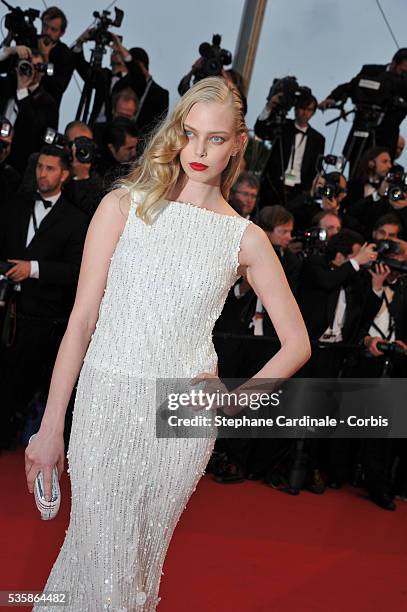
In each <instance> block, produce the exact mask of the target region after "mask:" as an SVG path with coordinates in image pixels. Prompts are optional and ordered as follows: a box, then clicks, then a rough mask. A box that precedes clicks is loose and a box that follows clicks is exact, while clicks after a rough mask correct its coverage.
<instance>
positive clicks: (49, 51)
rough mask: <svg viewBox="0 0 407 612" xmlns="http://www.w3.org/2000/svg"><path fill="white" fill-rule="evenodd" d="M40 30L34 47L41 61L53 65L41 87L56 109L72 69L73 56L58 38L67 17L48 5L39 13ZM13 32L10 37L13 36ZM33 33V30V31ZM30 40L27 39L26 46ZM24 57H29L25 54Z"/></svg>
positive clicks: (4, 65)
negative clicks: (49, 96) (49, 74)
mask: <svg viewBox="0 0 407 612" xmlns="http://www.w3.org/2000/svg"><path fill="white" fill-rule="evenodd" d="M41 22H42V30H41V34H40V35H38V36H34V40H33V41H31V44H33V42H35V39H36V45H35V46H36V48H38V50H39V51H40V53H41V55H42V57H43V61H44V62H45V63H46V64H48V63H49V64H52V65H53V67H54V70H53V75H52V76H48V75H46V76H45V77H44V79H43V87H44V90H45V91H46V92H48V93H49V94H50V95H51V96H52V98H53V99H54V100H55V102H56V104H57V109H58V110H59V106H60V104H61V100H62V96H63V93H64V91H65V90H66V88H67V87H68V85H69V81H70V80H71V77H72V73H73V70H74V56H73V53H72V51H71V50H70V49H69V48H68V47H67V46H66V44H65V43H63V42H62V41H61V40H60V39H61V38H62V36H63V35H64V34H65V30H66V27H67V24H68V22H67V18H66V16H65V14H64V13H63V11H61V9H59V8H57V7H56V6H50V7H49V8H47V9H46V10H45V11H44V12H43V14H42V15H41ZM13 34H15V33H13V32H11V33H10V37H11V38H13V37H14V36H13ZM34 34H35V31H34ZM29 43H30V41H28V40H27V43H26V44H27V46H29ZM24 59H29V57H28V56H26V57H25V58H24ZM1 67H2V71H4V70H5V69H10V68H12V65H11V62H10V61H7V62H3V63H2V66H1Z"/></svg>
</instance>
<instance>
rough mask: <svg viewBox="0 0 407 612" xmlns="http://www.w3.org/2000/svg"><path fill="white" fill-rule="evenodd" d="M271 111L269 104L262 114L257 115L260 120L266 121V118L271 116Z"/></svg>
mask: <svg viewBox="0 0 407 612" xmlns="http://www.w3.org/2000/svg"><path fill="white" fill-rule="evenodd" d="M270 113H271V110H270V109H269V108H268V106H267V105H266V106H265V107H264V108H263V110H262V111H261V113H260V115H259V116H258V117H257V119H258V120H259V121H265V120H266V119H268V118H269V117H270Z"/></svg>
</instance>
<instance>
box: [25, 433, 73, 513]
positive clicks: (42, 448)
mask: <svg viewBox="0 0 407 612" xmlns="http://www.w3.org/2000/svg"><path fill="white" fill-rule="evenodd" d="M64 461H65V446H64V436H63V434H62V433H60V434H55V433H49V432H46V431H43V430H41V429H40V430H39V432H38V433H37V434H36V435H35V437H34V438H33V439H32V440H31V442H30V444H29V445H28V446H27V448H26V449H25V475H26V478H27V486H28V490H29V492H30V493H33V491H34V481H35V478H36V476H37V474H38V473H39V472H42V474H43V477H44V492H45V497H46V499H47V500H48V501H49V500H50V499H51V491H52V484H51V483H52V470H53V468H54V466H55V465H56V466H57V470H58V479H60V478H61V474H62V472H63V471H64Z"/></svg>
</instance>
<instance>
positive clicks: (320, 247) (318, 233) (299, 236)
mask: <svg viewBox="0 0 407 612" xmlns="http://www.w3.org/2000/svg"><path fill="white" fill-rule="evenodd" d="M327 240H328V234H327V231H326V229H323V228H321V227H311V228H309V229H306V230H304V231H302V232H296V234H295V235H294V236H293V242H301V243H302V248H301V251H300V252H299V253H298V255H299V256H300V257H303V258H305V257H309V256H310V255H317V254H318V255H321V254H322V253H323V252H324V251H325V247H326V244H327Z"/></svg>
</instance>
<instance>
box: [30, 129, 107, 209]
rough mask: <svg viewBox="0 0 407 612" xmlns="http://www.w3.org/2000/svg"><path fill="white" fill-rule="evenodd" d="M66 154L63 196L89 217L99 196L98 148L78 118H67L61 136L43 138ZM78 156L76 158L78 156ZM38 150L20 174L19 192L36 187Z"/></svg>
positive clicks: (101, 192) (91, 134)
mask: <svg viewBox="0 0 407 612" xmlns="http://www.w3.org/2000/svg"><path fill="white" fill-rule="evenodd" d="M52 137H53V140H54V145H55V146H57V147H59V148H60V149H61V150H62V151H64V152H65V153H66V155H67V156H68V157H69V161H70V166H69V170H70V177H69V178H68V179H67V180H66V181H65V182H64V184H63V186H62V193H63V195H64V197H65V198H66V199H67V200H69V201H70V202H71V204H74V205H75V206H77V207H78V208H79V209H80V210H82V211H83V212H84V213H85V214H86V215H87V217H88V218H89V220H90V219H91V218H92V216H93V213H94V212H95V210H96V208H97V207H98V205H99V202H100V200H101V199H102V197H103V181H102V179H101V177H100V176H99V174H98V173H97V171H96V169H95V168H96V165H97V162H98V153H97V151H98V149H97V146H96V144H95V142H94V141H93V133H92V130H91V129H90V127H89V126H88V125H86V123H83V122H82V121H71V122H70V123H68V125H67V126H66V128H65V135H64V136H62V134H57V133H54V134H52V133H51V134H49V130H48V131H47V132H46V140H47V142H49V138H52ZM78 156H79V159H78ZM38 158H39V153H33V154H32V155H31V156H30V158H29V160H28V164H27V167H26V170H25V173H24V177H23V180H22V183H21V187H20V190H19V192H20V193H21V194H27V193H28V194H29V193H32V192H33V191H35V189H36V166H37V162H38Z"/></svg>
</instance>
